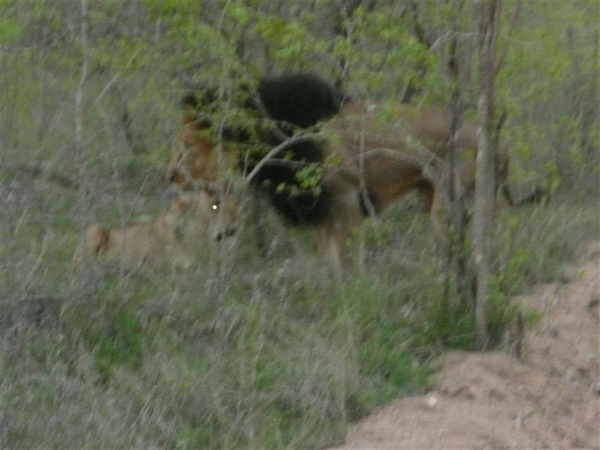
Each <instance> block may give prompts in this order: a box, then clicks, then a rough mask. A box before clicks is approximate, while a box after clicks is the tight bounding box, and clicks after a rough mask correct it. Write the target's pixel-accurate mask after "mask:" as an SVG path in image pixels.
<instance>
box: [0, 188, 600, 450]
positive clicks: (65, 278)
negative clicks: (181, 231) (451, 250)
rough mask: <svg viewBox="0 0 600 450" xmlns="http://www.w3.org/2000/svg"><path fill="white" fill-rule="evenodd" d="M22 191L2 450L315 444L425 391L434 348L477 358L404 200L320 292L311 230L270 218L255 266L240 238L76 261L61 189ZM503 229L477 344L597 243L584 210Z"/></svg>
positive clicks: (463, 310) (248, 239)
mask: <svg viewBox="0 0 600 450" xmlns="http://www.w3.org/2000/svg"><path fill="white" fill-rule="evenodd" d="M17 181H18V180H17ZM11 183H12V186H14V183H15V179H10V180H9V179H6V178H5V179H4V180H3V189H7V190H9V189H10V186H11ZM20 195H23V196H25V197H23V198H24V199H25V200H26V201H23V202H16V203H12V204H10V205H8V207H7V209H6V214H5V215H3V219H2V220H3V226H2V233H3V235H2V248H1V250H0V252H1V253H0V254H1V264H2V286H3V290H2V297H1V301H2V305H1V307H2V308H1V310H2V317H1V323H2V327H1V329H2V335H3V336H2V337H3V352H2V361H1V362H2V368H3V369H2V379H1V381H0V386H1V395H2V403H3V408H2V409H3V414H2V417H1V421H2V427H1V429H2V446H3V448H39V447H47V448H75V447H77V448H89V447H92V448H96V447H106V448H133V447H136V448H150V447H168V448H181V449H184V448H285V447H294V448H317V447H324V446H326V445H330V444H333V443H335V442H337V441H339V439H340V438H341V437H342V436H343V433H344V431H345V428H346V425H347V424H348V423H349V422H351V421H353V420H357V419H359V418H360V417H363V416H364V415H366V414H368V413H369V412H371V411H373V409H374V408H376V407H379V406H380V405H382V404H384V403H386V402H388V401H390V400H391V399H393V398H396V397H398V396H402V395H411V394H415V393H419V392H423V391H425V390H426V389H427V388H428V387H429V383H430V377H429V375H430V373H431V364H430V362H431V361H432V360H433V359H434V358H435V357H436V356H437V355H439V353H440V352H441V351H442V350H443V349H447V348H461V349H473V348H474V324H473V319H472V316H473V314H472V307H471V306H470V303H469V302H466V301H458V302H450V303H449V302H447V301H445V300H443V293H444V292H445V285H444V277H443V274H442V273H441V270H440V268H439V264H438V262H437V259H436V257H435V250H434V245H433V242H432V239H431V235H430V232H429V224H428V220H427V218H426V217H424V216H421V215H418V214H416V213H414V212H413V211H410V210H408V209H406V208H398V209H395V210H393V211H390V213H389V214H387V217H385V218H384V220H382V221H381V222H380V223H376V224H370V225H369V226H367V241H368V242H367V243H368V246H367V247H368V249H369V251H368V253H367V256H366V269H365V272H364V273H363V274H361V275H356V276H353V277H348V278H347V279H346V280H344V281H341V282H335V281H333V280H332V279H331V277H330V276H329V274H328V273H327V271H325V270H324V269H323V266H322V263H321V260H320V259H319V258H318V256H317V255H316V252H315V251H314V247H315V245H314V242H313V241H312V237H310V236H309V235H307V234H306V233H298V234H295V233H293V234H292V235H291V236H290V235H288V233H287V232H286V231H285V230H284V229H283V228H281V227H279V226H278V225H270V227H271V228H270V229H269V232H273V233H274V234H275V237H274V238H273V240H272V244H271V248H270V256H269V258H267V259H260V258H259V257H258V256H257V255H256V250H255V246H254V244H253V242H252V236H251V234H252V233H251V229H249V228H247V229H246V230H245V231H244V233H242V236H240V237H239V241H238V242H237V244H236V246H235V247H234V248H233V249H232V250H231V251H229V252H228V253H225V254H221V255H219V256H218V257H219V258H221V259H222V260H221V261H220V264H219V265H218V269H216V268H215V267H216V266H215V265H214V264H212V262H214V258H215V257H217V256H215V255H204V257H200V258H199V260H198V263H197V265H196V266H194V267H193V268H192V269H189V270H186V271H181V270H174V269H173V268H171V267H168V266H165V267H154V268H139V269H136V270H134V271H124V270H122V269H121V268H120V267H119V266H118V263H116V264H114V263H99V264H84V265H77V264H74V263H73V262H72V260H71V256H72V254H73V253H74V251H75V248H76V246H77V243H78V237H77V236H78V232H79V231H78V230H79V229H80V223H81V220H82V219H81V218H80V217H77V216H76V215H74V213H73V208H72V205H73V202H75V201H76V197H75V195H76V193H74V192H63V191H59V192H55V191H52V190H46V191H44V192H40V190H37V189H35V188H34V187H27V186H25V187H23V190H22V192H20ZM54 200H56V201H54ZM145 201H146V203H144V204H143V205H147V207H148V209H149V210H150V211H153V210H156V207H157V206H156V203H158V202H160V201H162V200H161V199H156V198H155V199H153V197H152V196H151V195H150V196H147V198H146V199H145ZM153 202H154V203H153ZM111 208H112V206H110V207H109V206H107V210H111ZM107 217H108V218H109V219H110V217H111V215H110V214H108V216H107ZM117 223H118V222H117ZM501 224H502V225H501V226H499V227H498V230H497V235H496V239H495V247H496V248H495V254H496V259H495V263H494V270H495V272H494V278H493V280H492V295H491V299H490V306H489V314H490V315H489V324H490V331H491V340H490V348H494V347H503V346H506V345H509V344H510V343H507V342H506V341H505V337H506V330H507V329H510V327H511V326H513V324H514V321H515V318H516V317H517V315H519V314H521V315H523V316H524V317H525V319H526V321H529V322H531V321H534V320H536V318H537V315H536V313H535V312H531V311H523V310H522V308H521V307H520V306H519V305H518V304H517V303H514V302H510V301H509V297H510V296H514V295H517V294H520V293H523V292H525V291H526V289H527V287H528V286H530V285H532V284H533V283H536V282H540V281H548V280H555V279H556V278H557V277H559V276H560V270H559V268H560V267H561V266H562V265H564V263H565V261H566V260H569V259H571V260H572V259H574V258H575V257H577V256H578V254H579V252H580V249H581V248H582V244H583V243H584V242H585V241H586V240H589V239H591V238H595V237H597V236H598V224H597V216H596V214H595V213H594V212H593V211H592V210H591V209H590V208H589V207H587V206H586V205H585V204H582V205H577V204H569V203H567V202H565V203H561V202H555V203H551V204H549V205H547V206H528V207H525V208H522V209H511V210H506V211H505V212H504V213H503V218H502V220H501ZM290 249H295V250H294V251H292V250H290ZM450 293H451V296H452V298H455V299H461V300H464V297H465V293H462V292H459V291H458V289H456V287H452V286H451V289H450ZM450 304H456V305H458V306H455V307H451V306H449V305H450Z"/></svg>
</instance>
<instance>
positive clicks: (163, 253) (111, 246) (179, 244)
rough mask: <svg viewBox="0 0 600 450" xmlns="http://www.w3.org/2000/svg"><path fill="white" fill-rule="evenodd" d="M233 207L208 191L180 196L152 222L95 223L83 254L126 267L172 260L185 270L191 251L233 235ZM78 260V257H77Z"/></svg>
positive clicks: (235, 224)
mask: <svg viewBox="0 0 600 450" xmlns="http://www.w3.org/2000/svg"><path fill="white" fill-rule="evenodd" d="M236 228H237V205H236V202H235V200H234V199H233V198H232V197H230V196H227V197H225V198H224V199H223V201H219V196H218V195H217V194H216V193H215V192H212V191H209V190H200V191H198V192H194V193H184V194H182V195H180V196H179V197H177V198H176V199H175V200H174V201H173V203H172V205H171V207H170V208H169V209H168V210H167V211H166V212H165V213H163V214H161V215H159V216H158V217H156V218H155V219H154V220H153V221H152V222H149V223H140V224H135V225H131V226H129V227H125V228H118V229H113V230H111V229H108V228H105V227H103V226H102V225H99V224H97V223H95V224H92V225H90V226H89V227H88V229H87V232H86V243H85V247H86V248H85V250H84V251H86V252H87V253H91V254H93V255H103V256H106V257H108V258H113V259H120V260H121V261H122V262H123V264H124V265H125V266H127V267H132V266H135V265H138V264H141V263H143V262H146V261H148V262H158V261H161V260H164V259H165V258H172V260H173V262H175V263H177V264H181V265H182V266H184V267H187V266H189V265H190V264H191V261H192V258H193V250H194V248H198V246H202V245H207V244H208V243H209V242H211V241H220V240H221V239H224V238H226V237H228V236H231V235H233V234H234V233H235V231H236ZM78 255H79V258H80V257H81V255H82V253H81V250H80V251H79V253H78Z"/></svg>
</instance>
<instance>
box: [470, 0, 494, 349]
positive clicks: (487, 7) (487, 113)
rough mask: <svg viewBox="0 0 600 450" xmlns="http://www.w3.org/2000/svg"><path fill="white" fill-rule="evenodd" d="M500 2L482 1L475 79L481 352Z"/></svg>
mask: <svg viewBox="0 0 600 450" xmlns="http://www.w3.org/2000/svg"><path fill="white" fill-rule="evenodd" d="M500 1H501V0H490V1H482V2H481V3H480V4H479V8H480V41H479V79H480V95H479V100H478V105H477V109H478V111H477V115H478V121H479V129H478V130H477V131H478V133H477V134H478V148H477V161H476V170H477V179H476V182H475V205H474V211H473V256H474V260H475V267H476V277H477V289H476V299H475V323H476V332H477V343H478V345H479V346H480V347H481V348H483V347H485V345H486V343H487V341H488V331H487V300H488V293H489V282H490V260H491V238H492V226H493V215H494V202H495V193H496V176H495V174H496V153H497V151H496V150H497V149H496V146H495V145H494V144H495V143H496V142H497V140H496V139H494V138H493V136H492V134H493V133H494V130H495V127H494V76H495V67H494V57H495V55H494V52H495V44H496V36H497V22H498V16H499V9H500Z"/></svg>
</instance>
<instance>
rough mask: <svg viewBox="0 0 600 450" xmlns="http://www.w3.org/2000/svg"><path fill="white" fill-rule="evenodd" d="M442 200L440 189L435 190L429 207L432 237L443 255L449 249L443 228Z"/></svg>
mask: <svg viewBox="0 0 600 450" xmlns="http://www.w3.org/2000/svg"><path fill="white" fill-rule="evenodd" d="M444 216H445V211H444V198H443V193H442V191H441V189H439V188H435V189H434V192H433V201H432V205H431V225H432V227H433V236H434V239H435V242H436V244H437V246H438V248H439V250H440V253H441V254H443V255H445V254H447V250H448V248H449V245H450V242H448V236H447V234H446V226H445V222H446V221H445V220H444Z"/></svg>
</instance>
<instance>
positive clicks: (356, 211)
mask: <svg viewBox="0 0 600 450" xmlns="http://www.w3.org/2000/svg"><path fill="white" fill-rule="evenodd" d="M299 80H300V84H298V81H299ZM285 81H286V80H285V77H282V78H281V79H280V80H279V81H278V83H275V84H274V85H273V86H274V87H272V89H273V92H271V94H273V95H270V96H264V95H263V92H259V94H260V96H261V99H262V100H263V103H265V106H266V110H267V111H268V112H269V114H270V118H271V119H274V120H279V121H287V122H288V123H292V124H293V125H296V126H298V127H300V128H302V127H307V126H312V125H315V124H316V122H317V121H318V120H321V121H323V120H325V119H329V120H327V121H326V122H322V126H323V128H324V129H325V132H326V133H330V134H332V135H337V137H335V138H332V139H331V141H330V142H329V143H326V144H323V143H322V142H320V141H315V142H313V143H311V146H308V147H307V148H303V147H301V146H295V147H292V148H290V149H286V150H284V151H282V152H280V153H281V154H280V155H279V156H277V155H276V156H275V158H274V159H273V161H271V163H270V165H269V164H265V166H264V168H262V169H261V170H263V171H264V172H265V174H264V176H263V177H262V178H259V181H260V183H262V184H263V185H264V184H266V185H267V186H270V189H271V191H269V190H268V189H267V194H268V195H269V196H270V197H271V200H272V202H273V205H274V206H275V207H276V209H278V210H279V211H280V212H281V213H282V215H283V216H284V217H286V218H288V220H289V222H290V223H293V224H309V225H315V226H316V227H317V228H318V230H319V235H320V240H321V246H322V247H323V249H324V250H325V252H326V253H327V254H328V255H329V257H330V259H331V260H332V261H333V263H334V265H335V267H337V268H340V267H341V265H342V264H343V259H344V258H343V252H342V249H343V247H344V245H345V243H346V241H347V238H348V236H349V233H350V231H351V229H352V228H353V227H356V226H358V225H360V223H361V221H362V220H363V218H364V217H365V215H367V214H369V213H371V212H375V213H379V212H381V211H383V210H384V209H386V208H387V207H388V206H389V205H391V204H393V203H394V202H395V201H397V200H398V199H399V198H400V197H402V196H403V195H405V194H407V193H409V192H411V191H414V190H417V191H418V192H419V193H420V194H421V197H422V200H423V209H424V210H425V211H430V210H432V208H433V209H434V210H436V211H437V210H439V208H440V206H441V196H440V188H439V187H438V186H436V185H435V183H434V182H433V181H432V179H431V177H430V176H428V175H427V167H426V166H427V163H425V162H424V161H423V158H422V157H421V156H422V155H417V152H415V148H414V145H412V144H411V143H410V142H409V141H410V140H411V139H414V140H416V141H418V143H419V144H420V145H422V146H423V147H425V148H426V149H427V151H428V152H432V153H433V154H435V155H436V156H437V157H438V158H440V159H442V160H444V159H446V158H447V156H448V154H449V151H450V148H451V120H452V115H451V114H450V113H448V112H445V111H440V110H435V109H426V110H421V111H419V110H416V109H414V108H412V107H410V106H407V105H398V106H397V109H396V110H395V111H393V114H392V115H391V116H392V117H393V119H392V120H391V121H388V122H385V123H381V121H380V120H379V118H378V116H379V114H378V111H377V108H378V107H377V105H373V104H368V103H367V102H357V101H347V102H346V103H345V104H344V105H342V104H341V102H340V104H339V105H338V106H336V107H335V108H337V109H335V108H331V104H332V102H331V101H330V98H333V97H334V96H333V95H331V97H327V96H325V95H316V94H323V93H324V91H325V90H326V89H327V88H326V86H325V87H324V85H323V83H322V82H320V83H321V84H319V85H318V87H317V88H316V91H317V92H315V86H314V83H315V81H314V79H312V78H310V77H308V78H306V79H302V78H300V79H298V78H296V79H295V80H294V81H293V83H292V84H294V83H296V84H295V85H294V87H295V91H292V94H288V92H287V91H285V90H280V91H278V90H277V89H278V87H280V86H281V85H284V84H285ZM317 84H318V83H317ZM302 87H305V88H306V91H305V92H306V94H305V96H306V97H311V101H307V102H306V104H307V105H312V106H311V108H312V109H310V111H304V110H300V111H299V110H298V109H297V107H296V106H295V102H294V101H295V100H296V99H295V98H294V101H292V98H293V97H294V95H295V93H296V91H301V89H300V88H302ZM325 93H326V92H325ZM323 98H326V99H327V100H326V101H324V100H323ZM273 99H275V100H276V103H278V104H277V105H276V106H282V105H283V106H284V108H269V106H270V105H269V103H268V102H269V101H275V100H273ZM321 103H324V104H323V105H321ZM286 108H287V109H286ZM295 108H296V109H295ZM319 108H322V112H321V114H320V115H319V112H320V111H319ZM333 109H335V111H336V112H335V113H332V111H333ZM272 111H274V112H272ZM282 111H283V112H282ZM286 111H288V112H289V111H292V112H293V114H297V115H299V116H294V115H293V114H292V115H290V116H289V117H288V116H286V113H285V112H286ZM303 113H305V114H306V117H307V118H309V120H306V121H303V120H300V119H302V117H301V116H302V114H303ZM193 117H195V116H193V115H192V116H189V110H188V111H187V112H186V113H185V114H184V128H183V130H182V134H181V136H180V142H181V143H182V144H183V146H184V148H185V149H184V150H183V152H182V153H180V154H178V155H176V156H175V157H174V159H173V161H172V163H171V165H170V167H169V171H168V174H169V178H170V179H171V180H172V181H174V182H175V183H177V184H179V185H180V186H181V187H182V188H184V189H185V188H186V186H187V184H188V183H185V182H182V181H181V180H185V179H195V178H196V177H198V178H200V179H204V180H207V181H214V180H218V179H219V178H220V176H221V174H220V173H219V167H218V166H217V165H216V164H214V158H215V152H214V150H213V148H214V145H213V144H212V143H211V142H210V140H206V139H204V138H200V137H198V138H197V139H198V140H197V141H195V142H194V141H193V139H192V138H190V137H189V135H188V134H189V133H196V135H197V136H205V134H204V135H203V134H202V133H203V130H204V129H205V128H206V126H207V124H206V123H205V122H203V121H200V120H190V119H191V118H193ZM299 117H300V119H299ZM331 117H333V118H331ZM274 142H275V144H274V143H273V140H271V141H266V142H264V144H265V145H271V146H273V145H276V144H277V143H278V142H279V143H281V140H279V141H277V140H276V139H275V140H274ZM459 147H460V148H459V150H460V155H461V158H460V163H459V171H460V174H461V179H462V184H463V187H464V189H465V192H469V191H471V190H472V189H473V187H474V182H475V154H476V149H477V134H476V126H475V125H474V124H473V123H469V122H463V124H462V126H461V130H460V139H459ZM222 149H223V150H222V158H223V159H222V160H221V161H224V162H225V164H223V165H221V166H220V167H221V168H226V169H235V168H236V167H239V163H238V161H239V159H240V157H239V155H237V151H236V149H235V148H234V147H233V146H231V145H229V143H228V144H226V145H224V146H223V147H222ZM284 152H287V153H285V156H282V154H284ZM290 154H292V157H291V159H290V158H289V155H290ZM306 155H308V156H306ZM328 157H332V158H331V159H333V160H336V159H337V160H338V162H339V165H335V164H333V165H329V164H325V169H324V173H323V176H322V179H321V185H320V190H319V191H318V193H316V194H312V193H306V194H305V197H306V200H307V201H306V202H305V203H304V204H302V205H300V206H298V205H296V203H298V202H297V199H296V198H295V197H294V196H293V195H288V197H285V196H283V195H279V196H277V195H274V194H273V191H272V189H273V187H277V186H279V185H280V182H281V180H284V181H285V182H288V180H291V181H290V182H292V183H294V182H297V181H296V180H295V179H294V177H295V173H296V172H293V170H297V169H290V161H292V162H294V163H296V166H298V167H302V165H303V164H311V163H314V162H315V161H318V162H321V163H323V162H327V161H328V160H329V158H328ZM507 167H508V160H507V155H506V151H505V150H504V149H503V148H501V150H500V152H499V169H500V170H499V181H500V183H499V184H503V183H505V181H506V173H507ZM286 171H287V172H286ZM280 172H281V173H283V172H285V176H280ZM290 173H291V177H290ZM265 181H266V183H264V182H265ZM311 195H312V196H313V197H312V198H314V199H315V200H314V204H315V207H314V208H313V209H314V210H315V211H317V213H316V214H314V215H313V216H309V218H310V220H302V215H305V216H306V214H307V213H306V209H307V205H308V207H309V208H310V207H311V201H310V199H311ZM282 204H283V207H282ZM286 207H287V209H286ZM294 208H295V209H296V210H299V212H298V213H297V214H296V213H295V211H294ZM295 214H296V215H295ZM436 216H438V214H434V231H435V232H436V233H438V234H439V233H441V231H442V227H441V223H440V222H439V220H437V223H436ZM298 217H300V219H298Z"/></svg>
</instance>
